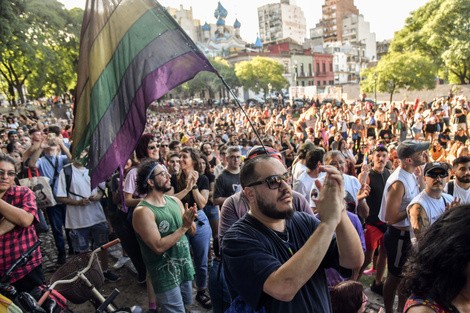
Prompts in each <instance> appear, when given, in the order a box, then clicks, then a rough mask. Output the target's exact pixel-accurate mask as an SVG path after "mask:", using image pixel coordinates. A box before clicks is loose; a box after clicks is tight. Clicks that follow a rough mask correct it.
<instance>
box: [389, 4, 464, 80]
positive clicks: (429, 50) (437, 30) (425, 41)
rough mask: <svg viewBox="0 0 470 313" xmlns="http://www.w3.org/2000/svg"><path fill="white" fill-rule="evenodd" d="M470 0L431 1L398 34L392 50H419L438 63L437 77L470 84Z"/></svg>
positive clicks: (395, 51)
mask: <svg viewBox="0 0 470 313" xmlns="http://www.w3.org/2000/svg"><path fill="white" fill-rule="evenodd" d="M469 21H470V1H468V0H430V1H428V2H427V3H426V5H424V6H423V7H421V8H419V9H418V10H416V11H415V12H413V13H412V15H411V16H410V17H409V18H408V19H407V21H406V25H405V27H404V28H403V29H402V30H400V31H399V32H397V33H396V35H395V37H394V39H393V41H392V44H391V46H390V51H391V52H392V53H398V52H417V53H419V54H420V55H422V56H425V57H428V58H429V59H430V60H432V61H433V62H434V64H435V65H436V72H435V74H436V76H439V77H442V78H444V79H448V80H449V81H450V82H451V83H458V84H469V83H470V36H469V34H470V23H469Z"/></svg>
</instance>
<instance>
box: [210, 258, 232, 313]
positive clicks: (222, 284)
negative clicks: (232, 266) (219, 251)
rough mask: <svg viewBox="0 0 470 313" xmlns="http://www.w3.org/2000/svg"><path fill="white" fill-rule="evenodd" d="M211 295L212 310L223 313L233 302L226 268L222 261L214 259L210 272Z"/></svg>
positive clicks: (215, 312)
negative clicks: (225, 272)
mask: <svg viewBox="0 0 470 313" xmlns="http://www.w3.org/2000/svg"><path fill="white" fill-rule="evenodd" d="M209 295H210V296H211V302H212V312H214V313H223V312H225V311H226V310H227V309H228V308H229V307H230V303H231V302H232V301H231V299H230V293H229V292H228V287H227V283H226V281H225V274H224V268H223V266H222V262H221V261H219V260H217V259H214V260H213V261H212V267H211V270H210V272H209Z"/></svg>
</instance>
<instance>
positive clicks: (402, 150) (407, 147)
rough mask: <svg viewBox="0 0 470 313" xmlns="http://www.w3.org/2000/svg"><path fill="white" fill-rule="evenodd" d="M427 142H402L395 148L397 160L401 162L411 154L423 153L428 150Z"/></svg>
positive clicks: (428, 143)
mask: <svg viewBox="0 0 470 313" xmlns="http://www.w3.org/2000/svg"><path fill="white" fill-rule="evenodd" d="M429 145H430V142H429V141H415V140H405V141H402V142H401V143H400V144H399V145H398V148H397V155H398V158H399V159H401V160H403V159H406V158H409V157H410V156H411V155H412V154H413V153H416V152H420V151H425V150H428V149H429Z"/></svg>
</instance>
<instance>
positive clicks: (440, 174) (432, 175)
mask: <svg viewBox="0 0 470 313" xmlns="http://www.w3.org/2000/svg"><path fill="white" fill-rule="evenodd" d="M426 176H427V177H430V178H432V179H436V178H438V177H439V178H446V177H447V176H449V174H448V173H445V172H430V173H427V174H426Z"/></svg>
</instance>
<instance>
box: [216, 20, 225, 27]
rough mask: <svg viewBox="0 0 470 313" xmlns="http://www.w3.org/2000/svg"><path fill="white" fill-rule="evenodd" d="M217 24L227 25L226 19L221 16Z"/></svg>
mask: <svg viewBox="0 0 470 313" xmlns="http://www.w3.org/2000/svg"><path fill="white" fill-rule="evenodd" d="M217 26H225V21H224V19H222V18H219V19H218V20H217Z"/></svg>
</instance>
